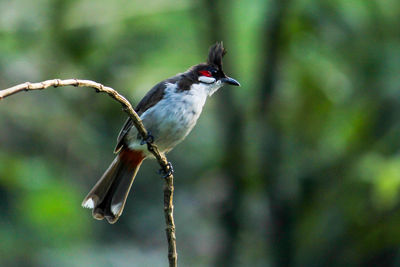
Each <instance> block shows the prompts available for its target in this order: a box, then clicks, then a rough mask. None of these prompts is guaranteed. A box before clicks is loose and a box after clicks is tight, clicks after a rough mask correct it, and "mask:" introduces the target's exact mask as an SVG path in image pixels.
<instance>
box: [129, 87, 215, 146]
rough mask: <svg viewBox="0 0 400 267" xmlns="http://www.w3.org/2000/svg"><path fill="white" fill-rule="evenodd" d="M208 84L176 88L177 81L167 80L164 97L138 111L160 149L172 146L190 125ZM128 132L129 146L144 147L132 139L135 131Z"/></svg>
mask: <svg viewBox="0 0 400 267" xmlns="http://www.w3.org/2000/svg"><path fill="white" fill-rule="evenodd" d="M208 87H209V86H207V85H205V84H202V83H199V84H194V85H192V87H191V89H190V90H186V91H179V92H177V85H176V84H171V83H169V84H167V87H166V89H165V93H164V97H163V99H162V100H160V101H159V102H158V103H157V104H156V105H154V106H153V107H151V108H149V109H148V110H146V111H145V112H144V113H143V114H142V115H141V119H142V121H143V123H144V126H145V127H146V129H147V130H149V131H151V133H152V135H153V136H154V138H155V143H156V144H157V146H158V147H159V149H160V150H161V151H163V152H168V151H169V150H171V149H172V148H173V147H174V146H175V145H177V144H178V143H179V142H181V141H182V140H183V139H184V138H185V137H186V136H187V135H188V134H189V132H190V131H191V130H192V129H193V127H194V125H195V124H196V122H197V119H198V118H199V116H200V114H201V111H202V109H203V106H204V104H205V102H206V99H207V95H208V94H209V88H208ZM131 132H132V133H131ZM131 132H130V133H129V135H131V137H132V138H129V139H131V140H132V141H133V142H131V144H130V145H129V147H130V148H131V149H139V148H140V149H145V147H144V146H141V145H140V144H139V143H138V141H135V140H136V139H135V137H136V135H137V134H136V133H134V132H133V131H131ZM135 132H136V131H135ZM133 135H135V136H133Z"/></svg>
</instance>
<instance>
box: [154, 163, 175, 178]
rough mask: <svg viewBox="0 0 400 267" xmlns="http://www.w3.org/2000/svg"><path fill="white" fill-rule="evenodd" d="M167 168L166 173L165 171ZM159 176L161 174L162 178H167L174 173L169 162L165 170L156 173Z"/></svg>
mask: <svg viewBox="0 0 400 267" xmlns="http://www.w3.org/2000/svg"><path fill="white" fill-rule="evenodd" d="M166 168H168V170H167V171H166V170H165V169H166ZM158 173H159V174H163V176H162V178H164V179H165V178H167V177H168V176H170V175H172V174H173V173H174V168H173V167H172V164H171V162H168V163H167V166H166V167H165V168H162V169H160V170H159V171H158Z"/></svg>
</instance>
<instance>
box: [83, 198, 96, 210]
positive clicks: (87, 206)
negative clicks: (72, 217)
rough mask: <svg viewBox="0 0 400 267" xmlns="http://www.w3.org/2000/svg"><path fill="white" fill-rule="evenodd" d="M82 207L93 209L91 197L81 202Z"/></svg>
mask: <svg viewBox="0 0 400 267" xmlns="http://www.w3.org/2000/svg"><path fill="white" fill-rule="evenodd" d="M82 207H84V208H88V209H93V208H94V201H93V199H92V198H89V199H88V200H86V201H85V202H83V203H82Z"/></svg>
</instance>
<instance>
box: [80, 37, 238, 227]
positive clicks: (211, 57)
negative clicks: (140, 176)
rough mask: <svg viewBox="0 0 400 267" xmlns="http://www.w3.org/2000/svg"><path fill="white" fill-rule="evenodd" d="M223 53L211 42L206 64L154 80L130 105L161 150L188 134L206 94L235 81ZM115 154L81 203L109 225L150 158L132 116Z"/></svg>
mask: <svg viewBox="0 0 400 267" xmlns="http://www.w3.org/2000/svg"><path fill="white" fill-rule="evenodd" d="M225 53H226V52H225V49H224V47H223V45H222V43H217V44H215V45H213V46H212V47H211V48H210V51H209V54H208V58H207V62H206V63H201V64H198V65H195V66H193V67H191V68H189V69H188V70H187V71H186V72H184V73H180V74H177V75H176V76H174V77H171V78H169V79H166V80H164V81H162V82H160V83H158V84H157V85H156V86H154V87H153V88H152V89H151V90H150V91H149V92H148V93H147V94H146V95H145V97H144V98H143V99H142V100H141V101H140V102H139V104H138V105H137V107H136V108H135V111H136V112H137V113H138V115H139V116H140V118H141V120H142V122H143V124H144V126H145V128H146V129H147V130H148V131H150V132H151V134H152V136H153V137H154V142H155V144H156V145H157V147H158V148H159V149H160V151H161V152H163V153H167V152H169V151H170V150H171V149H173V148H174V147H175V146H176V145H177V144H178V143H180V142H181V141H182V140H183V139H184V138H185V137H186V136H187V135H188V134H189V132H190V131H191V130H192V129H193V127H194V126H195V124H196V122H197V119H198V118H199V116H200V114H201V112H202V109H203V106H204V104H205V102H206V99H207V97H208V96H211V95H212V94H214V93H215V92H216V91H217V90H218V89H219V88H221V87H222V86H223V85H224V84H232V85H239V83H238V82H237V81H236V80H234V79H232V78H229V77H227V76H226V75H225V73H224V72H223V69H222V58H223V56H224V55H225ZM115 153H117V154H118V155H117V157H116V158H115V159H114V161H113V162H112V163H111V165H110V167H109V168H108V169H107V170H106V172H105V173H104V174H103V176H102V177H101V179H100V180H99V181H98V182H97V184H96V185H95V186H94V187H93V189H92V190H91V191H90V192H89V194H88V195H87V196H86V198H85V199H84V201H83V203H82V205H83V206H84V207H86V208H91V209H93V217H94V218H96V219H103V218H104V217H105V218H106V219H107V220H108V222H109V223H114V222H116V221H117V220H118V218H119V216H120V215H121V213H122V211H123V208H124V205H125V202H126V198H127V196H128V193H129V190H130V187H131V185H132V182H133V180H134V178H135V175H136V173H137V171H138V169H139V167H140V165H141V163H142V161H143V160H144V159H146V158H148V157H151V153H150V152H149V151H148V150H147V147H146V146H145V145H143V142H142V140H141V138H140V135H139V134H138V132H137V130H136V128H135V127H134V125H133V123H132V121H131V119H128V120H127V121H126V123H125V125H124V126H123V127H122V130H121V131H120V134H119V136H118V139H117V145H116V148H115Z"/></svg>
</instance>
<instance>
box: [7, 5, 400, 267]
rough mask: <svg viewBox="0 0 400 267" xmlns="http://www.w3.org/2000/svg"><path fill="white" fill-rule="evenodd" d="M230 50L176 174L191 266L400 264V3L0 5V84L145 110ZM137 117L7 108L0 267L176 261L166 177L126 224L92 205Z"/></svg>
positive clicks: (87, 108) (81, 103)
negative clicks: (126, 126)
mask: <svg viewBox="0 0 400 267" xmlns="http://www.w3.org/2000/svg"><path fill="white" fill-rule="evenodd" d="M219 40H223V41H224V44H225V47H226V48H227V49H228V51H229V52H228V55H227V56H226V57H225V70H226V73H227V74H229V75H231V76H232V77H234V78H236V79H237V80H238V81H240V82H241V84H242V86H241V87H239V88H237V87H228V86H227V87H224V88H223V89H221V90H220V91H219V92H217V93H216V94H215V95H214V96H213V97H212V98H211V99H210V100H209V101H208V103H207V104H206V107H205V110H204V113H203V116H202V117H201V118H200V120H199V122H198V124H197V126H196V127H195V129H194V131H193V132H192V133H191V134H190V135H189V137H188V138H187V139H186V140H185V141H184V142H183V143H182V144H181V145H179V146H178V147H177V148H176V149H175V150H174V151H173V152H171V153H170V154H169V155H168V158H169V160H170V161H172V162H173V165H174V167H175V171H176V172H175V174H176V175H175V185H176V191H175V220H176V227H177V245H178V254H179V263H180V265H181V266H400V249H399V248H400V195H399V189H400V150H399V147H400V138H399V137H400V1H398V0H384V1H380V0H379V1H378V0H368V1H365V0H351V1H349V0H332V1H307V0H292V1H290V0H286V1H280V0H269V1H263V0H254V1H245V0H233V1H226V0H214V1H211V0H202V1H178V0H176V1H162V0H147V1H141V0H134V1H126V0H114V1H105V0H99V1H89V0H38V1H28V0H15V1H5V0H0V88H2V89H5V88H8V87H11V86H13V85H16V84H19V83H22V82H25V81H31V82H38V81H42V80H47V79H53V78H61V79H66V78H81V79H91V80H94V81H97V82H101V83H103V84H105V85H108V86H111V87H113V88H115V89H117V90H118V91H119V92H121V93H122V94H123V95H125V96H126V97H127V98H128V99H129V100H130V101H131V102H132V103H133V104H137V103H138V102H139V101H140V99H141V98H142V97H143V96H144V94H145V93H146V92H147V91H148V90H149V89H150V88H151V87H152V86H153V85H154V84H156V83H157V82H158V81H160V80H163V79H165V78H167V77H170V76H173V75H175V74H176V73H178V72H182V71H185V70H186V69H187V68H188V67H189V66H191V65H194V64H197V63H199V62H202V61H204V60H205V58H206V56H207V51H208V47H209V46H210V45H211V44H213V43H215V41H219ZM125 119H126V115H125V114H124V113H123V112H122V111H121V108H120V105H119V104H117V103H115V102H113V100H111V99H110V98H108V97H107V96H103V95H97V94H95V93H94V92H93V90H91V89H85V88H74V87H70V88H64V87H63V88H57V89H49V90H45V91H38V92H30V93H21V94H18V95H15V96H11V97H9V98H7V99H5V100H3V101H1V102H0V209H1V215H0V216H1V219H0V266H166V265H167V244H166V238H165V232H164V228H165V225H164V214H163V195H162V187H163V181H162V180H161V179H160V177H159V175H158V174H157V173H156V171H157V170H158V169H159V166H158V165H157V163H156V162H154V161H147V162H145V164H144V165H143V166H142V169H141V171H140V173H139V174H138V177H137V178H136V180H135V183H134V186H133V190H132V191H131V194H130V196H129V199H128V202H127V205H126V207H125V212H124V214H123V215H122V217H121V219H120V220H119V221H118V223H117V224H115V225H108V224H107V223H105V222H103V221H95V220H93V219H92V218H91V215H90V211H89V210H86V209H83V208H81V206H80V204H81V201H82V199H83V197H84V196H85V195H86V193H87V192H88V191H89V190H90V188H91V186H92V185H93V184H94V183H95V182H96V181H97V179H98V178H99V177H100V176H101V175H102V173H103V172H104V170H105V169H106V168H107V166H108V165H109V163H110V162H111V161H112V159H113V157H114V155H113V154H112V151H113V148H114V145H115V140H116V137H117V134H118V132H119V130H120V127H121V126H122V124H123V122H124V121H125Z"/></svg>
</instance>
